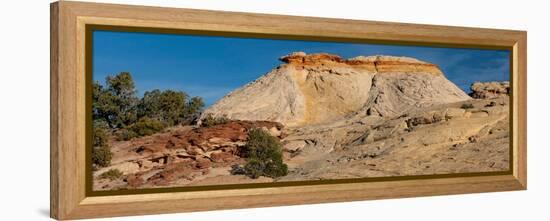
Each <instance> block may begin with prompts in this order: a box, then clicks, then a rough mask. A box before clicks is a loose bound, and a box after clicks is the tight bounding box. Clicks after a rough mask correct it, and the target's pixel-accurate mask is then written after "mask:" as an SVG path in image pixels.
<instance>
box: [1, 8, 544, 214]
mask: <svg viewBox="0 0 550 221" xmlns="http://www.w3.org/2000/svg"><path fill="white" fill-rule="evenodd" d="M101 2H110V3H127V4H141V5H152V6H167V7H184V8H197V9H215V10H226V11H243V12H258V13H272V14H287V15H304V16H318V17H334V18H349V19H364V20H379V21H394V22H408V23H425V24H439V25H455V26H471V27H484V28H503V29H520V30H527V31H528V36H529V39H528V57H529V59H528V73H529V78H528V85H529V86H528V94H529V104H528V105H529V107H528V119H529V122H528V130H529V154H528V157H529V160H528V164H529V175H528V177H529V178H528V179H529V187H528V188H529V189H528V190H527V191H520V192H502V193H484V194H468V195H455V196H440V197H422V198H410V199H396V200H378V201H363V202H351V203H330V204H320V205H304V206H287V207H275V208H261V209H241V210H226V211H213V212H199V213H187V214H168V215H157V216H141V217H125V218H113V219H112V220H136V219H137V220H297V219H301V220H397V219H411V220H461V221H463V220H523V219H525V220H549V218H550V216H549V215H548V213H547V212H548V211H545V209H546V210H548V208H549V206H548V205H549V203H548V197H549V196H550V191H549V189H550V178H549V177H550V163H549V162H550V151H549V149H550V144H549V143H548V142H547V140H548V135H547V134H548V132H549V131H550V130H549V128H548V127H549V126H550V121H549V114H548V113H547V112H548V110H549V105H548V103H549V102H550V99H549V98H548V97H549V96H550V93H549V90H548V89H547V87H548V84H549V81H550V79H549V76H550V71H549V70H548V67H547V66H546V65H547V64H548V62H549V61H548V53H549V51H550V47H549V43H548V42H547V41H548V40H550V31H549V28H550V27H549V24H548V21H550V16H549V13H550V12H548V9H549V7H548V6H547V5H545V3H546V1H540V0H536V1H529V0H521V1H519V0H515V1H504V0H500V1H480V0H476V1H471V0H459V1H437V0H432V1H422V0H416V1H410V0H409V1H408V0H392V1H384V0H377V1H365V0H356V1H352V0H337V1H325V0H311V1H308V0H256V1H253V0H219V1H215V0H187V1H170V0H127V1H123V0H102V1H101ZM49 3H50V1H49V0H36V1H23V0H21V1H4V2H2V6H0V16H1V17H0V24H1V26H0V28H1V29H0V30H1V34H0V55H1V60H0V130H1V131H0V138H1V139H0V206H1V207H0V208H1V212H0V220H45V219H48V213H49V169H48V168H49Z"/></svg>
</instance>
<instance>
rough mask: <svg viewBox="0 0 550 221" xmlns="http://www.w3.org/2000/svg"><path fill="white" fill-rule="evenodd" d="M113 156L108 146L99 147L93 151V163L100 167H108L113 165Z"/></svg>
mask: <svg viewBox="0 0 550 221" xmlns="http://www.w3.org/2000/svg"><path fill="white" fill-rule="evenodd" d="M112 157H113V154H112V153H111V149H110V148H109V147H108V146H99V147H94V148H93V149H92V163H93V164H94V165H96V166H98V167H106V166H109V165H110V164H111V158H112Z"/></svg>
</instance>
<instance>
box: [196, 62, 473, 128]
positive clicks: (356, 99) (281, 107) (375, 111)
mask: <svg viewBox="0 0 550 221" xmlns="http://www.w3.org/2000/svg"><path fill="white" fill-rule="evenodd" d="M280 60H281V61H282V62H284V64H282V65H280V66H278V67H276V68H275V69H274V70H272V71H270V72H269V73H267V74H266V75H264V76H262V77H260V78H258V79H257V80H255V81H253V82H251V83H249V84H247V85H245V86H243V87H241V88H239V89H237V90H235V91H233V92H231V93H230V94H228V95H227V96H225V97H224V98H222V99H221V100H219V101H218V102H216V103H215V104H214V105H212V106H211V107H209V108H208V109H207V110H206V111H205V113H204V115H203V116H206V115H208V114H211V115H214V116H226V117H228V118H231V119H239V120H268V121H275V122H280V123H283V124H285V125H287V126H300V125H307V124H318V123H324V122H329V121H334V120H338V119H342V118H343V117H346V116H348V115H353V114H355V113H358V112H366V113H368V114H369V115H375V116H396V115H399V114H401V113H404V112H406V111H407V110H409V109H412V108H417V107H425V106H431V105H436V104H441V103H450V102H458V101H464V100H468V99H470V97H469V96H468V95H467V94H465V93H464V92H463V91H462V90H460V89H459V88H458V87H456V86H455V85H454V84H453V83H451V82H450V81H449V80H447V79H446V78H445V76H444V75H443V74H442V72H441V71H440V70H439V68H438V67H437V66H436V65H434V64H430V63H427V62H423V61H419V60H417V59H414V58H407V57H393V56H368V57H365V56H359V57H355V58H351V59H344V58H341V57H339V56H337V55H332V54H325V53H319V54H310V55H307V54H305V53H303V52H295V53H291V54H289V55H286V56H283V57H281V58H280Z"/></svg>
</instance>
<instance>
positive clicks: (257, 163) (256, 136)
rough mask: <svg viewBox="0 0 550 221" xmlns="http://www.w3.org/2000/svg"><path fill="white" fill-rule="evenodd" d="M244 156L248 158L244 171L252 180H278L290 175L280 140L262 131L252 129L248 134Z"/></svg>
mask: <svg viewBox="0 0 550 221" xmlns="http://www.w3.org/2000/svg"><path fill="white" fill-rule="evenodd" d="M244 156H245V157H247V162H246V164H245V166H244V170H245V172H246V175H247V176H249V177H251V178H254V179H255V178H258V177H260V176H267V177H271V178H276V177H280V176H285V175H286V174H287V173H288V167H287V165H286V164H285V163H283V153H282V149H281V144H280V143H279V140H278V139H277V138H275V137H273V136H271V135H270V134H269V133H267V132H266V131H264V130H262V129H251V130H250V131H249V132H248V141H247V143H246V145H245V150H244Z"/></svg>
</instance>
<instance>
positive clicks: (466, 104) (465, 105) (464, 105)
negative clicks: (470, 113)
mask: <svg viewBox="0 0 550 221" xmlns="http://www.w3.org/2000/svg"><path fill="white" fill-rule="evenodd" d="M460 108H462V109H472V108H474V105H473V104H471V103H464V104H462V106H460Z"/></svg>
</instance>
